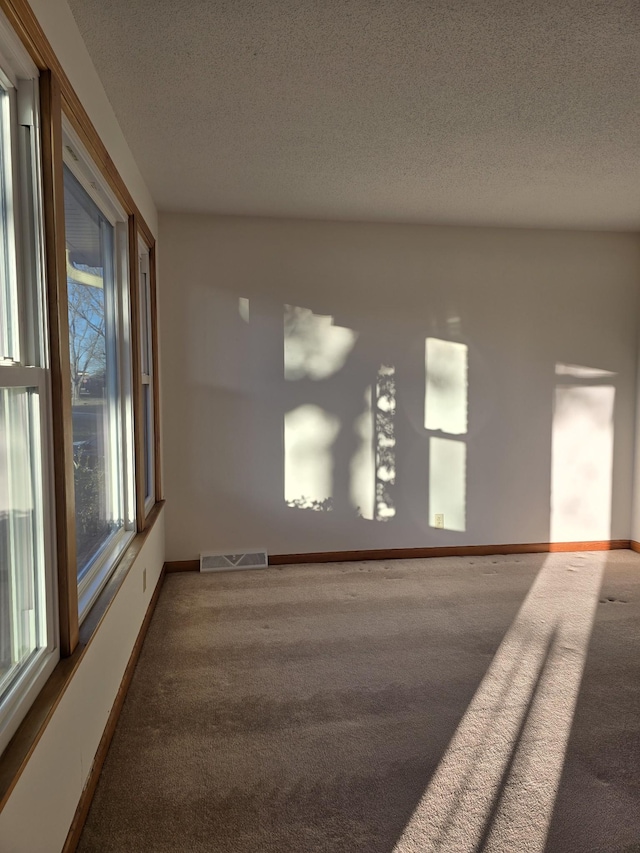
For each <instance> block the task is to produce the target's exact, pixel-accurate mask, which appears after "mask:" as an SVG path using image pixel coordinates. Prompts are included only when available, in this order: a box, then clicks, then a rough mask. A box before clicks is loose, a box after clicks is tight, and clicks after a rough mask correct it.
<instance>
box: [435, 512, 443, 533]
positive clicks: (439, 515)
mask: <svg viewBox="0 0 640 853" xmlns="http://www.w3.org/2000/svg"><path fill="white" fill-rule="evenodd" d="M434 518H435V524H434V527H439V528H440V529H442V528H443V527H444V513H441V512H437V513H436V514H435V516H434Z"/></svg>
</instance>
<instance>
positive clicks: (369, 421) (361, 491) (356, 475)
mask: <svg viewBox="0 0 640 853" xmlns="http://www.w3.org/2000/svg"><path fill="white" fill-rule="evenodd" d="M354 432H355V434H356V436H357V440H358V448H357V450H356V452H355V453H354V454H353V457H352V459H351V468H350V493H351V505H352V506H353V507H354V508H355V509H356V510H357V512H358V515H359V516H360V517H361V518H366V519H367V520H368V521H372V520H373V517H374V512H375V508H374V497H375V482H376V468H375V466H376V459H375V452H374V448H373V435H374V430H373V410H372V406H371V386H369V387H368V388H367V390H366V391H365V394H364V410H363V412H362V414H361V415H359V416H358V418H356V422H355V424H354Z"/></svg>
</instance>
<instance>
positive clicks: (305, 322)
mask: <svg viewBox="0 0 640 853" xmlns="http://www.w3.org/2000/svg"><path fill="white" fill-rule="evenodd" d="M357 337H358V334H357V332H354V331H352V330H351V329H347V328H345V327H344V326H334V324H333V317H330V316H324V315H321V314H314V313H313V311H311V310H310V309H309V308H298V307H295V306H293V305H285V306H284V378H285V379H286V380H288V381H293V380H296V379H305V378H308V379H314V380H319V379H327V378H328V377H329V376H332V375H333V374H334V373H337V372H338V371H339V370H342V368H343V367H344V364H345V362H346V360H347V358H348V356H349V353H350V352H351V350H352V349H353V347H354V345H355V342H356V340H357Z"/></svg>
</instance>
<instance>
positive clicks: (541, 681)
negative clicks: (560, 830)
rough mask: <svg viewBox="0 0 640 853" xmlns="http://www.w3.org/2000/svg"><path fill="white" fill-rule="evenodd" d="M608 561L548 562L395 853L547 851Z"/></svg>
mask: <svg viewBox="0 0 640 853" xmlns="http://www.w3.org/2000/svg"><path fill="white" fill-rule="evenodd" d="M605 562H606V554H604V553H591V554H577V555H567V554H554V555H550V556H549V557H548V558H547V559H546V560H545V564H544V566H543V568H542V569H541V571H540V573H539V574H538V577H537V578H536V580H535V582H534V584H533V586H532V587H531V589H530V591H529V594H528V595H527V598H526V599H525V601H524V603H523V605H522V607H521V608H520V612H519V613H518V615H517V616H516V618H515V620H514V622H513V623H512V625H511V627H510V628H509V630H508V632H507V633H506V635H505V637H504V640H503V641H502V643H501V645H500V648H499V649H498V651H497V652H496V654H495V656H494V658H493V661H492V662H491V666H490V667H489V669H488V671H487V674H486V675H485V677H484V679H483V680H482V683H481V684H480V687H479V688H478V690H477V691H476V694H475V696H474V697H473V700H472V701H471V704H470V705H469V707H468V708H467V711H466V713H465V715H464V717H463V718H462V721H461V722H460V725H459V726H458V728H457V730H456V732H455V734H454V736H453V738H452V739H451V742H450V743H449V746H448V748H447V751H446V752H445V754H444V756H443V758H442V760H441V761H440V764H439V765H438V768H437V770H436V772H435V773H434V774H433V776H432V777H431V779H430V781H429V785H428V787H427V789H426V791H425V793H424V794H423V796H422V798H421V800H420V802H419V803H418V805H417V807H416V809H415V810H414V812H413V815H412V816H411V818H410V820H409V822H408V824H407V826H406V827H405V829H404V832H403V833H402V836H401V837H400V839H399V841H398V842H397V843H396V845H395V847H394V848H393V853H478V851H481V850H482V851H490V850H491V851H516V850H517V851H527V853H543V851H544V849H545V845H546V840H547V834H548V831H549V825H550V822H551V817H552V815H553V807H554V803H555V799H556V796H557V792H558V788H559V785H560V778H561V775H562V767H563V764H564V759H565V754H566V749H567V743H568V741H569V734H570V732H571V723H572V720H573V716H574V713H575V706H576V702H577V699H578V694H579V691H580V683H581V680H582V673H583V669H584V663H585V660H586V656H587V650H588V647H589V639H590V636H591V630H592V625H593V619H594V616H595V610H596V607H597V602H598V595H599V591H600V586H601V582H602V574H603V571H604V566H605ZM427 736H428V734H427Z"/></svg>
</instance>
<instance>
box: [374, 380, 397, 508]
mask: <svg viewBox="0 0 640 853" xmlns="http://www.w3.org/2000/svg"><path fill="white" fill-rule="evenodd" d="M395 416H396V369H395V367H393V366H391V365H388V364H383V365H381V367H380V369H379V370H378V377H377V381H376V462H375V470H376V519H377V520H378V521H387V520H388V519H389V518H393V517H394V516H395V514H396V507H395V498H394V489H395V484H396V437H395Z"/></svg>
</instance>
